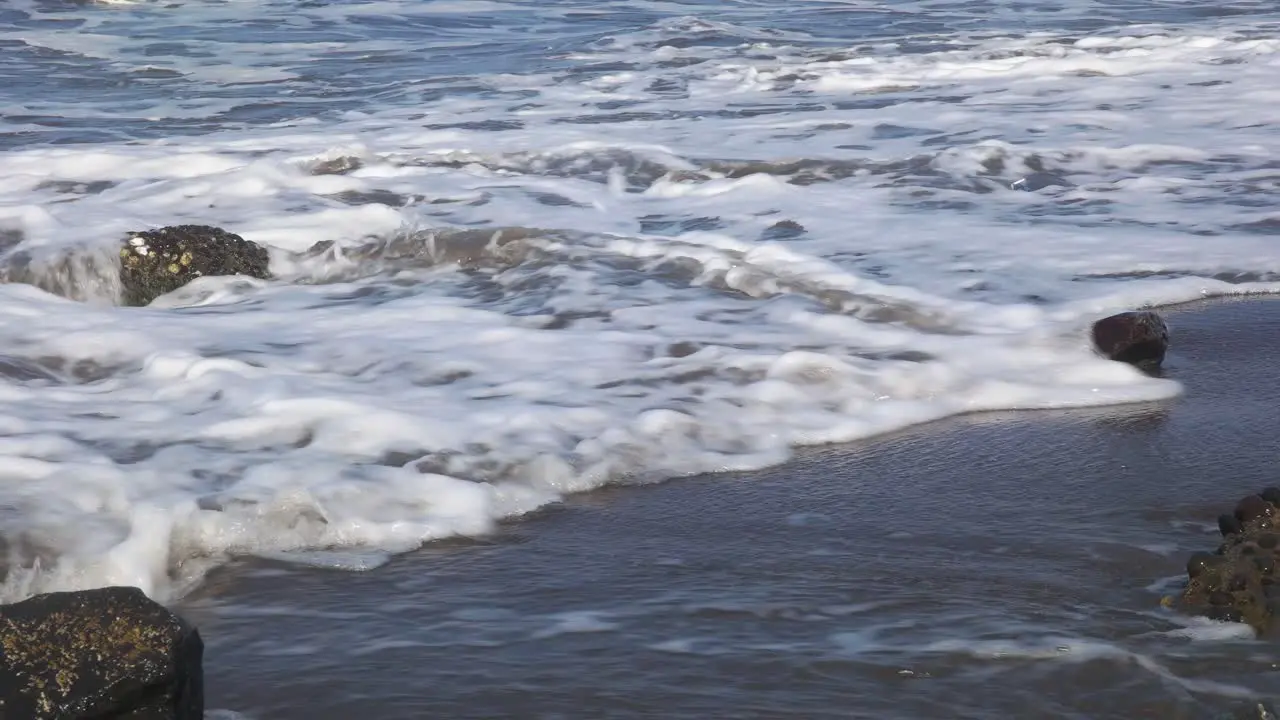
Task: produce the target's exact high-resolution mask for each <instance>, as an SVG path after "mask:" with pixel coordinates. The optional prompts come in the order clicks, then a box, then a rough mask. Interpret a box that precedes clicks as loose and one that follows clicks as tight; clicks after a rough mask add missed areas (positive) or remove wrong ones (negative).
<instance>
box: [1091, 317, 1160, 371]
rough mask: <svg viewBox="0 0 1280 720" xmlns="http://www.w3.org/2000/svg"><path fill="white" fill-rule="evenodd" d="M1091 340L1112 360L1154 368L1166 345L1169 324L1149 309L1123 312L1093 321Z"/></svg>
mask: <svg viewBox="0 0 1280 720" xmlns="http://www.w3.org/2000/svg"><path fill="white" fill-rule="evenodd" d="M1093 344H1094V347H1096V348H1097V349H1098V352H1100V353H1102V354H1103V355H1106V356H1107V357H1109V358H1111V359H1112V360H1118V361H1120V362H1126V363H1129V364H1131V365H1137V366H1139V367H1143V368H1155V367H1159V365H1160V363H1162V362H1164V354H1165V351H1166V350H1168V349H1169V327H1168V326H1167V325H1165V322H1164V318H1162V317H1160V316H1159V315H1157V314H1156V313H1154V312H1152V311H1150V310H1135V311H1131V312H1123V313H1120V314H1119V315H1112V316H1111V317H1105V318H1103V319H1101V320H1099V321H1097V322H1096V323H1094V324H1093Z"/></svg>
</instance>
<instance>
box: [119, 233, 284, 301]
mask: <svg viewBox="0 0 1280 720" xmlns="http://www.w3.org/2000/svg"><path fill="white" fill-rule="evenodd" d="M269 263H270V257H269V256H268V255H267V250H266V248H264V247H262V246H261V245H258V244H256V243H252V242H249V241H248V240H245V239H244V238H242V237H240V236H239V235H236V234H234V233H229V232H227V231H226V230H222V229H220V228H216V227H210V226H207V225H175V226H172V227H163V228H160V229H158V230H147V231H145V232H136V233H129V236H128V237H127V238H126V239H125V240H124V242H123V243H122V244H121V246H120V266H121V270H120V284H121V287H122V292H121V295H122V297H121V302H123V303H124V304H125V305H135V306H141V305H147V304H148V303H150V302H151V301H152V300H155V299H156V298H157V297H160V296H161V295H164V294H165V293H168V292H172V291H174V290H177V289H178V288H180V287H182V286H183V285H186V284H187V283H189V282H191V281H192V280H195V279H196V278H198V277H204V276H217V275H248V276H249V277H255V278H259V279H262V280H266V279H268V278H269V277H270V276H271V275H270V272H269V270H268V267H267V266H268V264H269Z"/></svg>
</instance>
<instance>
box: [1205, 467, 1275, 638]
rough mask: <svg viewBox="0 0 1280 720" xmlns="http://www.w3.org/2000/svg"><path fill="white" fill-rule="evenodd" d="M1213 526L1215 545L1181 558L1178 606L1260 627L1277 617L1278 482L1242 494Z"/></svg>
mask: <svg viewBox="0 0 1280 720" xmlns="http://www.w3.org/2000/svg"><path fill="white" fill-rule="evenodd" d="M1218 528H1219V530H1220V531H1221V532H1222V536H1223V541H1222V544H1221V545H1220V546H1219V547H1218V549H1217V550H1216V551H1215V552H1212V553H1208V552H1199V553H1196V554H1194V555H1192V556H1191V558H1190V559H1189V560H1187V578H1188V582H1187V587H1186V590H1184V591H1183V593H1182V598H1181V603H1182V606H1183V607H1184V608H1185V609H1187V610H1188V611H1190V612H1194V613H1197V614H1201V615H1205V616H1208V617H1210V618H1213V619H1215V620H1228V621H1231V622H1243V623H1246V624H1248V625H1249V626H1250V627H1252V628H1253V629H1254V630H1256V631H1257V632H1258V633H1259V634H1262V633H1265V632H1267V631H1268V630H1269V629H1271V628H1273V627H1275V625H1276V623H1277V620H1280V488H1274V487H1272V488H1267V489H1266V490H1263V491H1262V492H1261V493H1258V494H1256V495H1250V496H1248V497H1246V498H1244V499H1243V500H1241V501H1240V502H1239V503H1237V504H1236V508H1235V511H1234V512H1232V513H1230V514H1226V515H1222V516H1221V517H1219V518H1218Z"/></svg>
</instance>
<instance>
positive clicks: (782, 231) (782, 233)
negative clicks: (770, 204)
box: [760, 220, 805, 240]
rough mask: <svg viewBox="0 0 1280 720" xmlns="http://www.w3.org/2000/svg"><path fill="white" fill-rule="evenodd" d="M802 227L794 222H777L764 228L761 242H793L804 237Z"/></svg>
mask: <svg viewBox="0 0 1280 720" xmlns="http://www.w3.org/2000/svg"><path fill="white" fill-rule="evenodd" d="M804 233H805V229H804V226H803V225H801V224H800V223H798V222H796V221H795V220H779V221H778V222H776V223H774V224H772V225H770V226H769V227H767V228H765V230H764V232H763V233H761V235H760V239H761V240H794V239H796V238H798V237H800V236H801V235H804Z"/></svg>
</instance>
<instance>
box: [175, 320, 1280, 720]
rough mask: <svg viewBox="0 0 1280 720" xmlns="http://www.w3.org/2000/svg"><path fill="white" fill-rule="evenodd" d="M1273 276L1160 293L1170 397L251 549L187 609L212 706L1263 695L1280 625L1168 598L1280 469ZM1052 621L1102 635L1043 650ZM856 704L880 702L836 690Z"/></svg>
mask: <svg viewBox="0 0 1280 720" xmlns="http://www.w3.org/2000/svg"><path fill="white" fill-rule="evenodd" d="M1271 300H1280V298H1276V297H1271V296H1264V297H1261V298H1259V297H1250V298H1245V299H1236V298H1225V299H1223V298H1215V299H1208V300H1202V301H1198V302H1195V303H1183V304H1181V305H1179V306H1175V307H1172V308H1161V309H1160V312H1161V314H1162V315H1164V316H1165V317H1166V318H1167V319H1169V322H1170V325H1171V327H1173V328H1174V330H1173V333H1174V334H1173V339H1172V343H1171V347H1170V352H1169V356H1168V358H1167V360H1166V363H1165V366H1164V373H1163V374H1164V376H1165V377H1168V378H1171V379H1175V380H1179V381H1181V382H1182V384H1183V393H1182V394H1181V395H1180V396H1179V397H1177V398H1173V399H1170V400H1164V401H1153V402H1148V403H1137V404H1127V405H1118V406H1107V407H1100V408H1083V409H1067V410H1026V411H1005V412H986V413H970V414H965V415H960V416H955V417H951V418H947V419H945V420H940V421H936V422H932V423H928V424H926V425H922V426H917V427H914V428H910V429H907V430H902V431H897V432H894V433H889V434H886V435H881V436H877V437H875V438H872V439H868V440H864V441H859V442H856V443H850V444H847V445H837V446H821V447H816V448H803V449H801V450H799V451H798V452H797V454H796V457H795V458H794V459H793V460H792V461H790V462H788V463H786V464H784V465H782V466H779V467H776V468H771V469H768V470H763V471H754V472H746V473H723V474H716V475H709V476H696V477H692V478H681V479H677V480H674V481H666V482H662V483H658V484H655V485H653V486H623V487H612V488H606V489H601V490H596V491H592V492H590V493H585V494H582V495H577V496H572V497H569V498H567V499H566V500H565V501H563V502H561V503H559V504H558V505H555V506H553V507H550V508H546V509H543V510H540V511H538V512H535V513H532V514H530V515H528V516H525V517H523V518H520V519H517V520H514V521H509V522H506V523H503V524H502V525H501V527H500V528H499V529H498V530H497V531H496V532H495V533H494V534H493V535H492V536H489V537H484V538H479V539H472V540H452V541H446V542H441V543H436V544H432V545H428V546H426V547H424V548H422V549H419V550H417V551H414V552H411V553H408V554H406V555H403V556H398V557H397V558H395V559H393V560H392V561H391V562H390V563H389V564H388V565H386V566H383V567H381V568H378V569H375V570H372V571H368V572H363V573H352V572H346V571H331V570H323V569H315V568H302V567H297V566H290V565H285V564H281V563H276V562H271V561H266V560H252V559H246V560H239V561H236V562H234V563H232V564H231V565H230V566H228V567H227V568H224V569H222V570H219V571H215V572H214V573H213V574H211V576H210V577H209V578H208V580H207V582H206V585H205V586H203V587H201V588H199V589H197V590H196V591H195V592H194V593H193V594H192V595H190V596H188V597H187V598H186V599H185V600H183V601H182V602H181V603H179V612H181V613H182V614H183V615H184V616H186V617H188V618H189V619H191V620H192V621H193V622H195V623H196V624H197V625H198V626H199V627H200V628H201V630H202V632H203V634H204V636H205V638H206V642H207V650H206V662H205V668H206V678H207V687H208V701H209V702H208V707H209V708H210V709H218V708H223V709H228V710H233V711H236V712H239V713H244V715H243V717H248V718H254V720H266V719H267V718H273V719H277V720H288V719H290V718H315V719H316V720H323V719H324V718H330V717H332V718H340V717H349V716H350V715H351V714H352V713H355V712H365V713H367V714H372V715H373V716H376V717H379V718H401V717H403V718H411V717H426V716H434V715H445V716H448V717H458V718H461V717H475V718H482V717H486V718H494V717H513V718H515V717H520V718H524V717H539V718H542V717H546V718H552V717H557V718H563V717H619V718H622V717H644V716H646V710H645V708H647V707H650V706H651V705H652V704H654V703H663V706H664V707H666V708H668V712H667V713H666V714H667V715H668V716H670V717H697V716H701V717H706V716H707V715H708V713H710V714H712V715H715V714H720V715H721V716H730V715H731V716H733V717H753V718H754V717H759V718H772V717H792V716H794V717H806V718H811V717H904V718H906V717H920V716H930V715H932V716H942V715H938V713H939V712H943V713H944V715H947V716H953V717H972V718H987V717H990V718H995V717H1010V716H1018V717H1028V716H1036V717H1062V718H1067V717H1077V716H1079V715H1078V713H1081V712H1083V713H1086V714H1087V716H1089V717H1093V718H1103V717H1107V718H1111V717H1114V718H1117V720H1119V719H1120V718H1132V717H1139V716H1153V717H1155V716H1158V717H1188V718H1190V717H1207V716H1208V715H1205V713H1212V712H1218V713H1221V712H1234V713H1236V714H1234V715H1232V717H1242V718H1243V717H1257V715H1256V710H1255V707H1256V704H1257V703H1258V702H1267V703H1273V702H1274V695H1268V694H1267V693H1268V692H1271V693H1274V691H1268V688H1269V687H1274V685H1273V683H1274V681H1275V678H1276V676H1275V673H1276V669H1275V668H1280V647H1277V646H1276V645H1275V643H1274V642H1273V641H1271V640H1258V641H1255V640H1250V639H1248V638H1245V637H1244V636H1243V635H1241V634H1240V633H1239V627H1240V626H1230V625H1222V624H1215V623H1209V622H1207V621H1205V622H1202V621H1200V620H1198V619H1195V618H1185V617H1181V616H1178V615H1177V614H1175V613H1173V612H1171V611H1168V610H1167V609H1164V608H1161V607H1160V605H1159V601H1160V598H1161V593H1162V592H1167V590H1168V587H1169V586H1170V583H1174V582H1176V580H1177V578H1178V576H1179V575H1180V574H1181V572H1182V565H1183V564H1184V563H1185V560H1186V558H1187V556H1188V555H1189V554H1190V553H1192V552H1195V551H1197V550H1204V549H1209V548H1211V547H1212V546H1213V544H1214V543H1216V541H1217V540H1216V527H1215V525H1214V523H1215V518H1216V516H1217V514H1219V513H1221V512H1224V511H1229V509H1230V508H1229V506H1230V505H1231V504H1232V503H1234V502H1235V500H1236V499H1237V498H1238V497H1239V496H1241V495H1243V494H1247V493H1248V492H1252V491H1254V490H1255V489H1256V488H1257V487H1261V486H1265V485H1267V484H1273V483H1274V479H1273V477H1271V476H1270V475H1269V473H1270V468H1271V467H1272V464H1273V460H1274V454H1273V452H1271V451H1270V450H1269V448H1273V447H1274V435H1273V433H1271V432H1270V431H1269V429H1268V428H1269V426H1268V425H1267V424H1266V423H1265V422H1263V421H1262V420H1263V418H1265V417H1268V416H1269V412H1270V408H1272V407H1274V405H1275V403H1277V402H1280V388H1277V387H1276V386H1275V384H1274V383H1271V382H1270V375H1269V373H1268V372H1267V365H1268V363H1269V358H1271V357H1272V356H1273V351H1280V333H1275V332H1272V331H1274V330H1280V313H1278V312H1276V310H1277V308H1280V305H1275V304H1270V301H1271ZM815 629H820V630H821V631H822V632H821V633H820V634H821V635H822V636H821V637H820V638H819V637H817V636H811V635H812V631H813V630H815ZM739 635H749V636H752V637H751V638H750V640H751V641H750V642H748V641H747V638H744V639H743V640H742V642H738V641H737V640H735V639H734V638H737V637H738V636H739ZM1055 638H1056V640H1055ZM1054 642H1057V643H1059V645H1060V646H1061V647H1065V648H1067V649H1068V650H1067V651H1064V653H1065V654H1066V655H1071V653H1077V654H1079V655H1080V656H1081V657H1083V658H1084V659H1081V660H1079V661H1077V662H1075V663H1065V664H1062V665H1061V666H1059V663H1055V662H1053V661H1046V660H1045V659H1044V657H1043V656H1044V654H1045V653H1048V655H1050V656H1053V655H1055V654H1056V653H1057V651H1055V650H1053V649H1052V648H1053V647H1058V646H1055V645H1053V643H1054ZM850 643H853V644H854V645H856V646H857V648H856V650H855V649H854V648H853V647H852V646H850ZM1045 643H1048V645H1045ZM720 645H724V647H722V648H719V649H717V648H718V646H720ZM765 646H772V647H774V648H776V649H775V651H773V653H769V652H765V653H764V656H762V657H761V656H759V655H760V651H759V650H758V649H752V648H758V647H765ZM993 653H994V655H993ZM775 655H776V656H775ZM1000 657H1005V658H1013V659H1014V660H1011V661H1010V662H1011V663H1012V666H1013V667H1012V668H1002V667H1001V666H1000V661H999V660H998V658H1000ZM1260 658H1262V659H1266V658H1270V659H1269V660H1267V661H1266V662H1261V661H1260V660H1259V659H1260ZM992 663H995V666H994V667H993V665H992ZM1024 664H1025V666H1024ZM1268 665H1270V668H1268V667H1267V666H1268ZM394 668H399V670H393V669H394ZM1144 668H1145V669H1144ZM1152 668H1157V669H1158V671H1157V670H1153V669H1152ZM410 670H412V672H409V671H410ZM401 672H405V673H408V674H407V675H405V676H404V678H405V679H404V681H403V682H402V681H401V680H398V679H397V678H400V677H401V675H400V673H401ZM993 672H994V673H996V674H995V675H991V673H993ZM673 673H674V674H673ZM1063 673H1065V675H1063ZM704 675H705V676H706V677H702V676H704ZM779 675H781V676H782V677H778V676H779ZM409 678H412V681H411V682H410V681H409ZM680 678H683V680H681V679H680ZM913 679H914V680H915V681H917V683H923V682H924V681H925V680H926V679H928V680H929V681H930V682H929V684H928V685H918V684H917V685H914V686H913V683H912V682H910V681H911V680H913ZM748 680H750V681H749V682H748ZM1015 680H1016V682H1014V681H1015ZM975 683H976V684H975ZM708 687H719V688H721V690H719V691H717V692H716V693H712V694H713V695H715V696H716V697H718V698H719V701H718V702H719V704H716V703H711V704H710V705H709V704H708V703H709V702H710V700H709V698H708V696H707V693H708V692H710V691H709V690H707V688H708ZM699 688H700V689H699ZM913 693H916V694H913ZM917 694H918V696H917ZM850 701H856V703H855V704H858V705H859V707H862V706H865V713H866V714H862V712H863V711H861V710H860V711H859V712H856V713H853V714H848V713H834V712H833V711H832V708H835V707H840V706H841V703H846V704H847V703H848V702H850ZM944 708H950V709H949V710H946V711H945V712H944ZM726 709H727V715H726V714H725V713H726ZM1148 712H1156V713H1157V714H1156V715H1144V713H1148ZM1250 712H1253V713H1254V714H1253V715H1249V714H1248V713H1250ZM1241 713H1243V714H1241Z"/></svg>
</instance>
